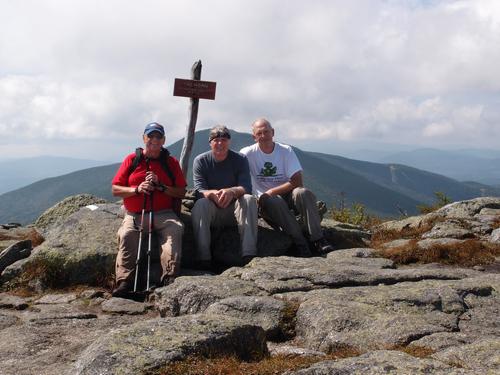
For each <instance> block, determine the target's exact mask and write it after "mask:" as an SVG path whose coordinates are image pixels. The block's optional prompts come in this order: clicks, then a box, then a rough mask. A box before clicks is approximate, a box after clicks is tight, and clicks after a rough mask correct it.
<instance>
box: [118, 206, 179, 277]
mask: <svg viewBox="0 0 500 375" xmlns="http://www.w3.org/2000/svg"><path fill="white" fill-rule="evenodd" d="M140 224H141V214H140V213H138V214H135V213H131V212H127V213H126V214H125V218H124V219H123V222H122V225H121V227H120V228H119V229H118V233H117V235H118V255H117V256H116V282H117V283H118V282H120V281H122V280H127V281H129V282H133V275H134V272H135V264H136V263H135V262H136V260H137V250H138V245H139V225H140ZM153 224H154V231H155V232H156V234H157V236H158V243H159V244H160V249H159V251H160V263H161V268H162V279H163V278H164V277H165V276H177V275H178V274H179V271H180V265H181V254H182V233H183V232H184V224H182V222H181V221H180V220H179V218H178V217H177V215H176V214H175V213H174V212H173V211H172V210H163V211H158V212H154V213H153ZM143 228H144V232H143V233H145V234H146V237H145V238H143V241H144V240H146V241H148V239H147V233H148V228H149V213H145V214H144V223H143Z"/></svg>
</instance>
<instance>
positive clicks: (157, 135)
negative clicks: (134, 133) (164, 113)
mask: <svg viewBox="0 0 500 375" xmlns="http://www.w3.org/2000/svg"><path fill="white" fill-rule="evenodd" d="M147 137H148V138H149V139H162V138H163V135H161V134H160V133H157V132H151V133H149V134H147Z"/></svg>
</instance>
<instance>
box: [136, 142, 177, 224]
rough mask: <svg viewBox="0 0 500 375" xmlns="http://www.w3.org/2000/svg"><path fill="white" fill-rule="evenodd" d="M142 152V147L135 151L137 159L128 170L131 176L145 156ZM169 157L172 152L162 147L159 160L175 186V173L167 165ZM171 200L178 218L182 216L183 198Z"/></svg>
mask: <svg viewBox="0 0 500 375" xmlns="http://www.w3.org/2000/svg"><path fill="white" fill-rule="evenodd" d="M142 151H143V149H142V148H141V147H137V148H136V149H135V157H134V160H133V161H132V165H131V166H130V168H129V170H128V174H129V176H130V175H131V174H132V172H133V171H135V169H136V168H137V166H138V165H139V163H140V162H141V160H142V158H143V156H144V155H143V154H142ZM169 157H170V152H169V151H168V150H167V149H166V148H163V147H162V149H161V152H160V158H159V160H160V165H161V167H162V168H163V170H164V171H165V173H166V174H167V176H168V177H169V178H170V181H172V185H173V186H175V176H174V173H173V172H172V171H171V170H170V168H169V166H168V163H167V160H168V158H169ZM171 199H172V210H173V211H174V212H175V213H176V215H177V216H180V214H181V204H182V199H181V198H174V197H171Z"/></svg>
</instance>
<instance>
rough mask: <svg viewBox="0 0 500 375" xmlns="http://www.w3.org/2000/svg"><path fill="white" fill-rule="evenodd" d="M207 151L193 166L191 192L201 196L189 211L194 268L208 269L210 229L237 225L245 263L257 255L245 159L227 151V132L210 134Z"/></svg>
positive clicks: (254, 204)
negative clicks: (192, 186)
mask: <svg viewBox="0 0 500 375" xmlns="http://www.w3.org/2000/svg"><path fill="white" fill-rule="evenodd" d="M208 141H209V143H210V148H211V150H210V151H207V152H205V153H203V154H200V155H198V156H197V157H196V158H195V160H194V163H193V182H194V188H195V189H196V190H198V191H199V192H200V193H201V194H202V196H203V197H202V198H201V199H199V200H197V201H196V203H195V205H194V207H193V209H192V211H191V218H192V221H193V232H194V238H195V243H196V248H197V254H196V258H197V259H196V261H197V262H196V266H197V268H210V266H211V259H212V255H211V252H210V227H218V226H226V225H238V231H239V234H240V239H241V255H242V258H243V262H244V263H248V262H249V261H250V260H251V259H252V258H253V257H254V256H255V255H256V254H257V201H256V199H255V197H254V196H253V195H252V182H251V177H250V171H249V167H248V161H247V159H246V157H245V156H243V155H241V154H239V153H236V152H234V151H232V150H230V149H229V146H230V144H231V134H230V133H229V129H228V128H227V127H225V126H222V125H217V126H215V127H213V128H212V129H211V130H210V133H209V139H208Z"/></svg>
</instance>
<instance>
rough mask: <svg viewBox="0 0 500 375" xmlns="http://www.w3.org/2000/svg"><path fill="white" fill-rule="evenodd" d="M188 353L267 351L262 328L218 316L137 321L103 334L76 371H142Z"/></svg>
mask: <svg viewBox="0 0 500 375" xmlns="http://www.w3.org/2000/svg"><path fill="white" fill-rule="evenodd" d="M190 354H196V355H199V356H208V357H210V356H224V355H234V356H236V357H237V358H240V359H243V360H258V359H262V358H263V357H264V356H265V355H266V354H267V347H266V342H265V335H264V331H263V330H262V328H260V327H257V326H254V325H250V324H246V323H245V322H244V321H241V320H239V319H236V318H230V317H227V316H215V315H214V316H212V315H189V316H183V317H178V318H165V319H153V320H147V321H143V322H138V323H135V324H134V325H132V326H129V327H126V328H122V329H118V330H116V331H112V332H110V333H109V334H107V335H105V336H103V337H100V338H99V339H98V340H97V341H96V342H94V343H93V344H92V345H90V346H89V347H88V348H87V349H86V350H85V352H84V353H82V355H81V356H80V359H79V360H78V361H77V363H76V364H75V368H74V371H73V372H72V374H74V375H105V374H110V375H111V374H120V375H127V374H130V375H135V374H142V373H145V372H152V371H153V370H157V369H159V368H161V367H162V366H165V365H167V364H169V363H171V362H172V361H178V360H181V359H183V358H185V357H187V356H188V355H190Z"/></svg>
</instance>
